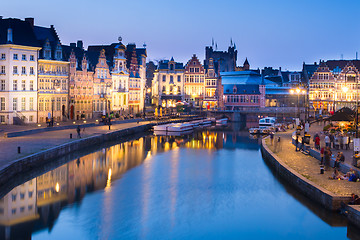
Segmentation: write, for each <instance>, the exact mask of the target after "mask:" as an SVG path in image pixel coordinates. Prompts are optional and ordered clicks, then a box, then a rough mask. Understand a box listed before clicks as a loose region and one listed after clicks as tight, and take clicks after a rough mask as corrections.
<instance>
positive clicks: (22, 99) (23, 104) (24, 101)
mask: <svg viewBox="0 0 360 240" xmlns="http://www.w3.org/2000/svg"><path fill="white" fill-rule="evenodd" d="M25 105H26V99H25V98H24V97H23V98H21V111H25V110H26V108H25Z"/></svg>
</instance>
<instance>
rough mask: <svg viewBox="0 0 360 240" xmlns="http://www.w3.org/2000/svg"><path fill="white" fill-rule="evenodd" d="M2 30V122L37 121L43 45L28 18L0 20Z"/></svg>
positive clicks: (0, 113) (0, 98)
mask: <svg viewBox="0 0 360 240" xmlns="http://www.w3.org/2000/svg"><path fill="white" fill-rule="evenodd" d="M0 31H1V32H0V122H1V123H2V124H23V123H36V121H37V102H38V99H37V90H38V87H37V75H38V63H37V59H38V54H39V50H40V49H41V47H40V46H39V43H38V41H37V39H36V37H35V35H34V32H33V29H32V26H31V24H30V23H29V22H27V21H22V20H19V19H0Z"/></svg>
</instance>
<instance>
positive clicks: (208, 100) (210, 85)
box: [203, 58, 219, 109]
mask: <svg viewBox="0 0 360 240" xmlns="http://www.w3.org/2000/svg"><path fill="white" fill-rule="evenodd" d="M217 88H218V75H217V74H216V72H215V67H214V61H213V59H212V58H210V59H209V65H208V68H207V71H206V75H205V96H204V104H203V107H204V108H206V109H216V108H217V107H218V96H217V94H218V92H219V91H218V89H217Z"/></svg>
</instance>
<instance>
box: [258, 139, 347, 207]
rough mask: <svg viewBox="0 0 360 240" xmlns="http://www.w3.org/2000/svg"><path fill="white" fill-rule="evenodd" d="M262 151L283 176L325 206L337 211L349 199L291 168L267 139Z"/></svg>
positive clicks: (262, 145)
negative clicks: (273, 150)
mask: <svg viewBox="0 0 360 240" xmlns="http://www.w3.org/2000/svg"><path fill="white" fill-rule="evenodd" d="M261 153H262V155H263V157H264V159H265V160H266V161H267V162H268V163H269V164H270V166H271V167H272V168H273V169H274V170H275V171H276V172H277V173H278V174H279V176H280V177H281V178H283V179H284V180H286V181H287V182H288V183H290V184H291V185H292V186H294V187H295V188H296V189H298V190H299V191H300V192H301V193H303V194H304V195H305V196H307V197H308V198H310V199H312V200H314V201H315V202H318V203H319V204H320V205H322V206H323V207H325V208H327V209H329V210H331V211H336V210H338V209H340V208H341V203H343V202H348V201H349V197H346V196H338V195H335V194H333V193H332V192H330V191H328V190H326V189H324V188H323V187H321V186H318V185H317V184H315V183H313V182H312V181H310V180H308V179H307V178H305V177H303V176H302V175H301V174H299V173H297V172H296V171H294V170H293V169H291V168H290V167H289V166H287V165H286V164H285V163H284V162H283V161H282V160H281V159H280V158H279V157H278V156H276V155H275V154H274V153H273V152H272V151H271V150H270V149H269V148H268V146H267V145H266V143H265V139H263V140H262V143H261Z"/></svg>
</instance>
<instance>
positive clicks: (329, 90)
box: [309, 60, 360, 112]
mask: <svg viewBox="0 0 360 240" xmlns="http://www.w3.org/2000/svg"><path fill="white" fill-rule="evenodd" d="M359 69H360V60H351V61H348V60H329V61H326V62H325V61H322V62H321V63H320V64H319V66H318V68H317V70H316V71H315V72H314V73H313V75H312V76H311V78H310V81H309V102H310V107H311V108H313V109H314V110H315V111H319V110H323V111H328V112H332V111H334V110H335V111H337V110H339V109H341V108H342V107H350V108H353V107H354V106H355V105H356V102H357V101H359V100H360V95H359V91H358V90H357V89H358V88H359Z"/></svg>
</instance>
